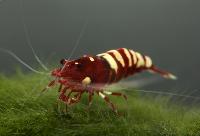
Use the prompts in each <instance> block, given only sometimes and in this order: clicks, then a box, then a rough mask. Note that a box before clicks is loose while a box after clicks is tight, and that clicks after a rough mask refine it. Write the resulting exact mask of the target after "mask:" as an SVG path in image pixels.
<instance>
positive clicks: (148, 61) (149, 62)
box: [145, 56, 152, 68]
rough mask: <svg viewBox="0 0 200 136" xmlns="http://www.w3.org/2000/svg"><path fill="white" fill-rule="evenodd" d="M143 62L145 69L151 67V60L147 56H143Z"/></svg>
mask: <svg viewBox="0 0 200 136" xmlns="http://www.w3.org/2000/svg"><path fill="white" fill-rule="evenodd" d="M145 60H146V67H147V68H150V67H151V66H152V60H151V58H150V57H149V56H145Z"/></svg>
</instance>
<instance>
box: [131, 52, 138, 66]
mask: <svg viewBox="0 0 200 136" xmlns="http://www.w3.org/2000/svg"><path fill="white" fill-rule="evenodd" d="M130 52H131V54H132V55H133V63H134V64H136V63H137V57H136V55H135V52H134V51H133V50H130Z"/></svg>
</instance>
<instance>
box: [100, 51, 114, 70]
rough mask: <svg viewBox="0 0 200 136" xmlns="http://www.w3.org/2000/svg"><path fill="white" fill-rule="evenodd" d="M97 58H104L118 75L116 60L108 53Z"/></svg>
mask: <svg viewBox="0 0 200 136" xmlns="http://www.w3.org/2000/svg"><path fill="white" fill-rule="evenodd" d="M97 56H100V57H103V58H104V59H105V60H106V61H107V62H108V63H109V65H110V67H111V68H112V69H113V70H115V72H116V73H117V70H118V66H117V63H116V61H115V59H114V58H113V57H112V56H111V55H110V54H108V53H102V54H98V55H97Z"/></svg>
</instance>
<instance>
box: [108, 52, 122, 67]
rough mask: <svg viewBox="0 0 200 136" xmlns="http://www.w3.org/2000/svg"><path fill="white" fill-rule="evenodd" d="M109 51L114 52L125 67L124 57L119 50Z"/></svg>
mask: <svg viewBox="0 0 200 136" xmlns="http://www.w3.org/2000/svg"><path fill="white" fill-rule="evenodd" d="M108 52H110V53H113V54H114V56H115V57H116V59H117V60H118V61H119V62H120V63H121V64H122V67H125V63H124V59H123V57H122V56H121V54H120V53H119V52H118V51H117V50H110V51H108Z"/></svg>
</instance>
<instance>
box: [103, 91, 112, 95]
mask: <svg viewBox="0 0 200 136" xmlns="http://www.w3.org/2000/svg"><path fill="white" fill-rule="evenodd" d="M103 92H104V93H105V94H108V95H111V94H112V92H109V91H103Z"/></svg>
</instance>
